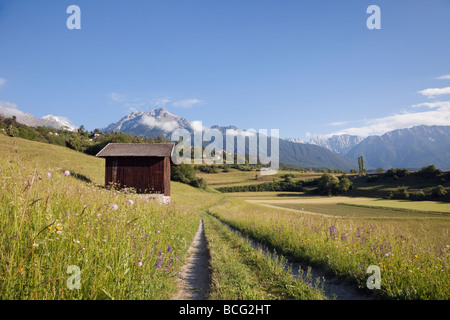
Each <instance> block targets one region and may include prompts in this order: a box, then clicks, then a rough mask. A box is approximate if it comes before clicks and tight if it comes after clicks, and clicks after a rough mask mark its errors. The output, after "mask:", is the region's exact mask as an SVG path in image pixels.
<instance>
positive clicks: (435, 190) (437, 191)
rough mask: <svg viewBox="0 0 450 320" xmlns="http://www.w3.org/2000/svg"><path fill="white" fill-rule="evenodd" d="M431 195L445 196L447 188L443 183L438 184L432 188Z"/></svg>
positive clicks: (436, 196) (435, 196)
mask: <svg viewBox="0 0 450 320" xmlns="http://www.w3.org/2000/svg"><path fill="white" fill-rule="evenodd" d="M431 195H432V196H433V198H440V197H444V196H445V195H447V190H446V189H445V188H444V187H443V186H442V185H438V186H436V187H434V188H433V190H431Z"/></svg>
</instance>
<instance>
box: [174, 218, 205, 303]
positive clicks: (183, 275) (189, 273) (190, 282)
mask: <svg viewBox="0 0 450 320" xmlns="http://www.w3.org/2000/svg"><path fill="white" fill-rule="evenodd" d="M188 254H189V257H188V259H187V263H186V264H185V265H184V266H183V267H182V268H181V271H180V273H179V274H178V277H179V279H178V280H179V284H178V288H179V290H178V293H177V294H176V295H175V296H174V297H173V298H172V300H206V298H207V295H208V289H209V253H208V249H207V247H206V238H205V231H204V227H203V220H201V221H200V225H199V227H198V230H197V233H196V234H195V237H194V240H193V242H192V244H191V246H190V248H189V250H188Z"/></svg>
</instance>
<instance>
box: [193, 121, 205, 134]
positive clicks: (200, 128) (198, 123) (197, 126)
mask: <svg viewBox="0 0 450 320" xmlns="http://www.w3.org/2000/svg"><path fill="white" fill-rule="evenodd" d="M191 128H192V130H194V131H196V132H201V131H204V130H206V129H208V128H207V127H205V126H203V124H202V122H201V121H192V122H191Z"/></svg>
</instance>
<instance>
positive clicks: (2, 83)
mask: <svg viewBox="0 0 450 320" xmlns="http://www.w3.org/2000/svg"><path fill="white" fill-rule="evenodd" d="M5 83H6V79H3V78H0V87H1V86H3V85H5Z"/></svg>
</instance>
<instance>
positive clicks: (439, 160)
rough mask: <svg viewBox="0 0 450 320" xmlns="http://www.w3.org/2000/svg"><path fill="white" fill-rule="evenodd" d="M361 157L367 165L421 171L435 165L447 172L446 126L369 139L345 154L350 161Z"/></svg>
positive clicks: (449, 134)
mask: <svg viewBox="0 0 450 320" xmlns="http://www.w3.org/2000/svg"><path fill="white" fill-rule="evenodd" d="M359 156H364V159H365V162H366V164H367V166H370V167H374V168H377V167H381V168H384V169H389V168H421V167H422V166H426V165H432V164H433V165H435V166H436V167H437V168H439V169H441V170H450V126H416V127H412V128H405V129H397V130H393V131H389V132H387V133H385V134H383V135H381V136H370V137H367V138H366V139H364V141H362V142H361V143H359V144H357V145H355V146H354V147H353V148H352V149H351V150H349V151H348V152H347V154H346V157H348V158H350V159H356V158H357V157H359Z"/></svg>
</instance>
